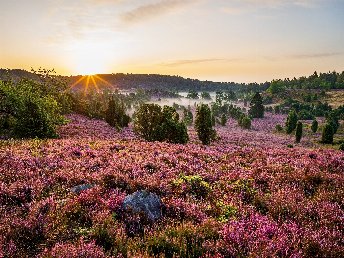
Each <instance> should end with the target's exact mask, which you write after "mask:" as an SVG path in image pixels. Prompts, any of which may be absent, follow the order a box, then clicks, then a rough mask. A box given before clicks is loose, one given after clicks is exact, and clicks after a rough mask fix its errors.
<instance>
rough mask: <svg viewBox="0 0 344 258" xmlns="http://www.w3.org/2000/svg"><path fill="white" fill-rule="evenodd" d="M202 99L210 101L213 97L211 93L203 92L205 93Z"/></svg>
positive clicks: (202, 94)
mask: <svg viewBox="0 0 344 258" xmlns="http://www.w3.org/2000/svg"><path fill="white" fill-rule="evenodd" d="M201 98H202V99H206V100H210V99H211V96H210V94H209V92H207V91H203V92H202V93H201Z"/></svg>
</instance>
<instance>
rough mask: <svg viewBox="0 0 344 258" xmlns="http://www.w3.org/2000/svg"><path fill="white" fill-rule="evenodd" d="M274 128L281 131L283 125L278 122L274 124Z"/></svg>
mask: <svg viewBox="0 0 344 258" xmlns="http://www.w3.org/2000/svg"><path fill="white" fill-rule="evenodd" d="M275 129H276V131H277V132H282V131H283V127H282V126H281V125H280V124H277V125H276V126H275Z"/></svg>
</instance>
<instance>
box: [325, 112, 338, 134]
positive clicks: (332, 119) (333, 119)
mask: <svg viewBox="0 0 344 258" xmlns="http://www.w3.org/2000/svg"><path fill="white" fill-rule="evenodd" d="M326 121H327V123H329V124H331V125H332V128H333V133H334V134H335V133H337V130H338V128H339V125H340V123H339V116H338V115H337V113H336V111H331V112H330V113H329V114H328V116H327V118H326Z"/></svg>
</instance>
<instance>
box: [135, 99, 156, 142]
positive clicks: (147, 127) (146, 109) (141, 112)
mask: <svg viewBox="0 0 344 258" xmlns="http://www.w3.org/2000/svg"><path fill="white" fill-rule="evenodd" d="M161 120H162V112H161V106H159V105H157V104H142V105H141V106H140V107H139V108H138V109H137V110H136V112H135V114H134V132H135V133H136V134H138V135H139V136H141V137H142V138H144V139H145V140H147V141H156V140H157V139H159V138H160V136H159V131H158V130H159V125H160V123H161Z"/></svg>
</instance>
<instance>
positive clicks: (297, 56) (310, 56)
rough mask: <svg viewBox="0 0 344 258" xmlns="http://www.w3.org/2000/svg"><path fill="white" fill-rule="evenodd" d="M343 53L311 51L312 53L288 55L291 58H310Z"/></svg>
mask: <svg viewBox="0 0 344 258" xmlns="http://www.w3.org/2000/svg"><path fill="white" fill-rule="evenodd" d="M340 55H343V53H342V52H333V53H313V54H299V55H292V56H290V57H291V58H293V59H310V58H326V57H333V56H340Z"/></svg>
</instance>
